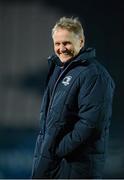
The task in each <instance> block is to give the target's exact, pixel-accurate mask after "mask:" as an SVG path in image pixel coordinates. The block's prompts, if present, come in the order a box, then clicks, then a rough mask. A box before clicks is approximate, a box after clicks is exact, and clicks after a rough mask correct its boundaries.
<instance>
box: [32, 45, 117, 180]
mask: <svg viewBox="0 0 124 180" xmlns="http://www.w3.org/2000/svg"><path fill="white" fill-rule="evenodd" d="M56 60H57V57H56V56H52V57H51V58H50V71H49V75H48V85H47V87H46V91H45V93H44V97H43V100H42V104H41V112H40V122H41V130H40V134H39V135H38V138H37V142H36V148H35V156H34V163H33V172H32V178H41V179H42V178H51V179H52V178H54V179H55V178H56V179H83V178H101V177H102V171H103V167H104V163H105V157H106V149H107V142H108V141H107V140H108V135H109V125H110V118H111V114H112V99H113V92H114V82H113V80H112V78H111V76H110V75H109V73H108V72H107V70H106V69H105V68H104V67H103V66H102V65H101V64H100V63H99V62H98V61H97V60H96V58H95V50H94V49H91V48H89V49H85V50H82V51H81V52H80V53H79V55H78V56H77V57H75V58H74V59H73V60H71V62H69V63H68V64H66V66H65V67H64V69H63V71H62V72H61V74H60V75H58V76H56V77H57V80H56V81H55V83H54V86H53V87H52V85H51V84H53V83H52V82H53V78H52V76H53V74H54V72H55V69H56ZM54 76H55V75H54ZM50 88H51V89H50Z"/></svg>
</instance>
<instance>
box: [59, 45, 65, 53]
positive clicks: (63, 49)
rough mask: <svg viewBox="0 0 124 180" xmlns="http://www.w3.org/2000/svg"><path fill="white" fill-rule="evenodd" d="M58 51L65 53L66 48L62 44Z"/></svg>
mask: <svg viewBox="0 0 124 180" xmlns="http://www.w3.org/2000/svg"><path fill="white" fill-rule="evenodd" d="M60 51H61V52H65V51H66V47H65V46H64V45H63V44H62V45H61V46H60Z"/></svg>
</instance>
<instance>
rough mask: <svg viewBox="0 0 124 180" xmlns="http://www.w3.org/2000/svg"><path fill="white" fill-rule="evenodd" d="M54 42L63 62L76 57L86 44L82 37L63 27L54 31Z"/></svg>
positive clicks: (56, 51)
mask: <svg viewBox="0 0 124 180" xmlns="http://www.w3.org/2000/svg"><path fill="white" fill-rule="evenodd" d="M53 43H54V51H55V53H56V55H57V56H58V57H59V59H60V60H61V62H63V63H65V62H67V61H69V60H70V59H72V58H73V57H75V56H76V55H77V54H78V53H79V51H80V49H81V48H82V47H83V46H84V41H83V39H82V38H81V37H79V36H77V35H75V34H74V33H73V32H70V31H68V30H67V29H62V28H59V29H57V30H56V31H55V32H54V34H53Z"/></svg>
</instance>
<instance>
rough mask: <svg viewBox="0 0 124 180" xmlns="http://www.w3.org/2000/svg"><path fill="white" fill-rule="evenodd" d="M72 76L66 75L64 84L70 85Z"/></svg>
mask: <svg viewBox="0 0 124 180" xmlns="http://www.w3.org/2000/svg"><path fill="white" fill-rule="evenodd" d="M71 78H72V76H66V77H65V78H64V79H63V81H62V84H64V85H65V86H67V85H69V83H70V81H71Z"/></svg>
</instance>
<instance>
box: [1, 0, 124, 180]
mask: <svg viewBox="0 0 124 180" xmlns="http://www.w3.org/2000/svg"><path fill="white" fill-rule="evenodd" d="M123 12H124V8H123V1H119V0H118V1H113V0H85V1H84V0H76V1H71V0H68V1H62V0H41V1H38V0H34V1H30V0H20V1H19V0H16V1H15V0H13V1H12V0H8V1H7V0H4V1H0V178H3V179H4V178H9V179H10V178H12V179H13V178H16V179H17V178H18V179H20V178H30V174H31V164H32V158H33V150H34V146H35V141H36V136H37V134H38V130H39V111H40V102H41V100H42V95H43V91H44V86H45V78H46V74H47V57H48V56H49V55H51V54H52V53H53V44H52V39H51V28H52V27H53V25H54V24H55V22H56V21H57V20H58V19H59V18H60V17H61V16H69V17H71V16H74V17H75V16H78V17H79V19H80V20H81V22H82V24H83V27H84V30H85V36H86V46H88V47H95V48H96V53H97V57H98V61H99V62H101V63H102V64H104V66H105V67H106V68H107V69H108V71H109V72H110V74H111V76H112V77H113V79H114V81H115V84H116V91H115V96H114V102H113V115H112V122H111V127H110V139H109V151H108V159H107V161H106V166H105V172H104V178H124V143H123V142H124V141H123V138H124V121H123V111H124V110H123V102H124V98H123V94H122V92H123V90H124V86H123V68H124V61H123V60H124V55H123V53H124V52H123V42H124V39H123V37H124V36H123V34H124V26H123V25H124V24H123V23H124V20H123V19H124V16H123V15H124V14H123Z"/></svg>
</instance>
